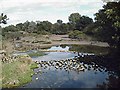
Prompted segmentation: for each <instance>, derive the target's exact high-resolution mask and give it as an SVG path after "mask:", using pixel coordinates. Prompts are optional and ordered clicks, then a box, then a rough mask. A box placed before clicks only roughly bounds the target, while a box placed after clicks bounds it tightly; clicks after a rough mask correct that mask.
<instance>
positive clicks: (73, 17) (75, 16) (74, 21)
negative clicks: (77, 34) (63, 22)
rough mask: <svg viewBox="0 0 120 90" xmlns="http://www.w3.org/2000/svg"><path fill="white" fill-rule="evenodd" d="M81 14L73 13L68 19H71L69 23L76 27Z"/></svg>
mask: <svg viewBox="0 0 120 90" xmlns="http://www.w3.org/2000/svg"><path fill="white" fill-rule="evenodd" d="M80 18H81V15H80V14H79V13H72V14H71V15H70V16H69V17H68V19H69V23H70V25H71V26H72V27H73V28H74V29H76V24H78V22H79V21H80Z"/></svg>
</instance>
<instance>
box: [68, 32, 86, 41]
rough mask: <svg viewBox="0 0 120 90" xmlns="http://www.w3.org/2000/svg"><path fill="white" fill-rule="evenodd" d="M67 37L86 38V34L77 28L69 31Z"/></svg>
mask: <svg viewBox="0 0 120 90" xmlns="http://www.w3.org/2000/svg"><path fill="white" fill-rule="evenodd" d="M69 37H70V38H72V39H78V40H87V36H86V35H85V34H84V33H83V32H82V31H79V30H74V31H71V32H70V33H69Z"/></svg>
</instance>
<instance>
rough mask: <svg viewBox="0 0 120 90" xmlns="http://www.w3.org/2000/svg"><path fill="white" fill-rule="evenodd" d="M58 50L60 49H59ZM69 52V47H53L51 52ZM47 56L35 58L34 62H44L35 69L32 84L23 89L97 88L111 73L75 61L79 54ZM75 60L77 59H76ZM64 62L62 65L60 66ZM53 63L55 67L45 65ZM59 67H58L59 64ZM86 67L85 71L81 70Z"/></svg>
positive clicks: (95, 66)
mask: <svg viewBox="0 0 120 90" xmlns="http://www.w3.org/2000/svg"><path fill="white" fill-rule="evenodd" d="M57 48H58V49H57ZM63 49H64V50H69V47H68V46H66V47H64V48H62V47H60V46H59V47H55V46H53V47H51V48H50V49H49V50H63ZM46 53H47V55H45V56H40V57H36V58H33V60H34V61H40V62H41V61H43V62H42V64H39V68H38V69H35V70H34V71H35V75H33V77H32V82H30V83H28V84H26V85H24V86H23V87H22V88H96V87H98V85H101V84H103V82H106V83H108V82H107V81H106V79H107V78H109V73H108V71H107V70H106V68H101V67H100V66H99V65H97V64H92V65H91V64H86V63H84V62H81V61H80V60H79V61H72V62H71V61H70V60H73V58H74V57H75V56H77V53H76V54H75V53H68V52H46ZM74 59H75V58H74ZM61 60H62V62H63V63H62V65H61V66H59V65H60V63H61ZM46 62H47V63H50V62H53V64H54V65H48V64H45V63H46ZM56 63H57V64H58V66H57V64H56ZM78 66H79V68H80V69H81V67H84V70H79V68H78V69H77V67H78Z"/></svg>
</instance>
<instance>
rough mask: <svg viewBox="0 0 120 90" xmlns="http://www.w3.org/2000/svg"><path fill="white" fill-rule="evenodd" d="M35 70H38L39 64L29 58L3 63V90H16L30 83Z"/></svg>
mask: <svg viewBox="0 0 120 90" xmlns="http://www.w3.org/2000/svg"><path fill="white" fill-rule="evenodd" d="M35 68H38V66H37V64H36V63H34V62H33V61H32V60H31V59H28V58H20V59H18V60H16V61H14V62H12V63H2V88H14V87H18V86H21V85H23V84H26V83H28V82H30V81H31V80H32V75H33V74H34V71H33V70H34V69H35Z"/></svg>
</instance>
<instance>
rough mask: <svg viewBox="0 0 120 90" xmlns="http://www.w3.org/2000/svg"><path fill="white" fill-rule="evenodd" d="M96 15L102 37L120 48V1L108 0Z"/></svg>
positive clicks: (111, 44) (112, 45) (113, 46)
mask: <svg viewBox="0 0 120 90" xmlns="http://www.w3.org/2000/svg"><path fill="white" fill-rule="evenodd" d="M95 16H96V17H95V20H96V23H97V25H98V26H99V30H98V33H99V35H100V37H101V39H102V40H104V41H106V42H108V43H109V45H110V46H111V47H112V48H116V49H120V1H119V2H108V3H107V4H106V5H104V6H103V9H101V10H99V12H98V13H96V14H95Z"/></svg>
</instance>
